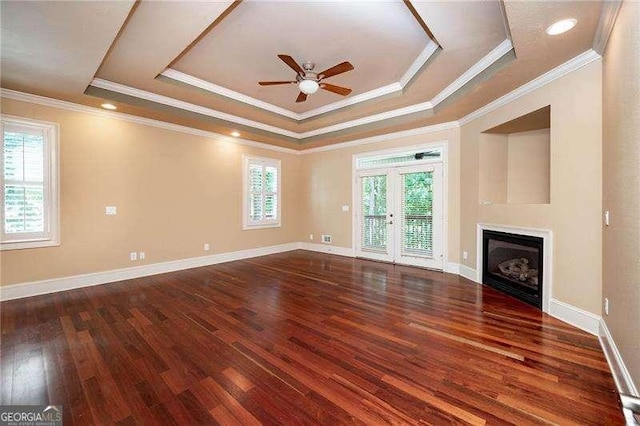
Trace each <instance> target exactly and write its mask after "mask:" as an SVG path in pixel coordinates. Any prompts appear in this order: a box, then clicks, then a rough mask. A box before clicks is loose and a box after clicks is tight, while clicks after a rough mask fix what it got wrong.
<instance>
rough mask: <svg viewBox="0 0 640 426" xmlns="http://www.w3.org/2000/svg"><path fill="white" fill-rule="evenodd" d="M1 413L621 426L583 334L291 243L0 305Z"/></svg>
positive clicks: (450, 282) (474, 290)
mask: <svg viewBox="0 0 640 426" xmlns="http://www.w3.org/2000/svg"><path fill="white" fill-rule="evenodd" d="M1 308H2V313H1V319H2V323H1V327H2V342H1V345H0V348H1V350H0V355H1V367H2V369H1V380H0V390H1V402H2V404H62V405H63V406H64V421H65V424H67V425H69V424H79V425H80V424H100V425H103V424H163V425H167V424H198V423H200V424H216V423H219V424H225V425H227V424H229V425H233V424H247V425H254V424H256V425H257V424H261V423H262V424H295V425H299V424H331V425H335V424H341V423H355V424H370V425H371V424H386V423H392V424H413V425H415V424H449V423H454V424H473V425H483V424H516V425H528V424H563V425H565V424H579V425H589V424H623V423H624V420H623V417H622V415H621V412H620V409H619V402H618V397H617V393H616V392H615V390H614V389H615V386H614V383H613V380H612V377H611V374H610V372H609V369H608V367H607V363H606V361H605V358H604V356H603V353H602V351H601V349H600V347H599V344H598V341H597V339H596V338H595V337H593V336H591V335H588V334H587V333H584V332H582V331H580V330H578V329H576V328H574V327H571V326H569V325H567V324H565V323H562V322H560V321H557V320H555V319H553V318H551V317H549V316H547V315H545V314H542V313H541V312H540V311H538V310H536V309H534V308H532V307H530V306H528V305H526V304H524V303H521V302H519V301H516V300H515V299H512V298H510V297H508V296H504V295H502V294H500V293H498V292H496V291H494V290H493V289H491V288H487V287H482V286H479V285H477V284H474V283H472V282H470V281H468V280H466V279H464V278H460V277H457V276H455V275H450V274H442V273H437V272H431V271H426V270H421V269H416V268H409V267H402V266H393V265H388V264H382V263H376V262H369V261H365V260H357V259H350V258H345V257H339V256H330V255H324V254H318V253H311V252H306V251H293V252H289V253H282V254H276V255H271V256H265V257H260V258H254V259H250V260H243V261H236V262H230V263H226V264H220V265H215V266H210V267H204V268H197V269H190V270H186V271H180V272H175V273H169V274H164V275H157V276H153V277H146V278H140V279H135V280H129V281H123V282H119V283H113V284H107V285H102V286H95V287H87V288H83V289H77V290H71V291H66V292H60V293H55V294H51V295H44V296H38V297H32V298H28V299H20V300H15V301H9V302H3V303H2V305H1Z"/></svg>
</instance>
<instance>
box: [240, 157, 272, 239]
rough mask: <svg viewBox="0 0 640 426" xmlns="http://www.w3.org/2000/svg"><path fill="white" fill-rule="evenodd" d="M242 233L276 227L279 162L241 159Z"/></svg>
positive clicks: (262, 159)
mask: <svg viewBox="0 0 640 426" xmlns="http://www.w3.org/2000/svg"><path fill="white" fill-rule="evenodd" d="M243 192H244V197H243V198H244V203H243V215H244V229H255V228H268V227H276V226H280V205H281V200H280V160H274V159H270V158H261V157H250V156H245V157H244V191H243Z"/></svg>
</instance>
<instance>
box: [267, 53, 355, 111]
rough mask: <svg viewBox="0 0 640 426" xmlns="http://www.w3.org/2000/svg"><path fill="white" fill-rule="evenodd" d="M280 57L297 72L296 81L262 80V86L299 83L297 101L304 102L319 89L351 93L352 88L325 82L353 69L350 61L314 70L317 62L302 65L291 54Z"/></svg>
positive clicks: (344, 94)
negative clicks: (318, 70)
mask: <svg viewBox="0 0 640 426" xmlns="http://www.w3.org/2000/svg"><path fill="white" fill-rule="evenodd" d="M278 58H280V59H281V60H282V62H284V63H285V64H287V65H289V67H290V68H291V69H292V70H294V71H295V72H296V79H295V81H260V82H258V84H259V85H260V86H274V85H277V84H297V85H298V88H299V89H300V94H299V95H298V97H297V98H296V102H304V101H306V100H307V95H311V94H312V93H316V92H317V91H318V89H324V90H328V91H329V92H333V93H337V94H338V95H342V96H347V95H348V94H349V93H351V89H347V88H346V87H341V86H336V85H333V84H329V83H325V82H324V81H323V80H324V79H325V78H329V77H333V76H334V75H338V74H342V73H343V72H347V71H351V70H352V69H353V65H351V64H350V63H349V62H342V63H340V64H338V65H335V66H333V67H331V68H328V69H326V70H324V71H322V72H318V73H316V72H313V69H314V68H315V64H314V63H313V62H308V61H307V62H305V63H304V64H302V66H300V65H298V63H297V62H296V61H295V60H294V59H293V58H292V57H291V56H289V55H278Z"/></svg>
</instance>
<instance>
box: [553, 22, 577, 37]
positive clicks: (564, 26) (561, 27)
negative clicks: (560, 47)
mask: <svg viewBox="0 0 640 426" xmlns="http://www.w3.org/2000/svg"><path fill="white" fill-rule="evenodd" d="M577 23H578V20H577V19H573V18H568V19H563V20H561V21H558V22H554V23H553V24H551V25H549V28H547V31H546V33H547V34H549V35H551V36H553V35H558V34H562V33H566V32H567V31H569V30H570V29H571V28H573V27H575V26H576V24H577Z"/></svg>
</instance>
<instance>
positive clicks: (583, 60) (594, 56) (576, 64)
mask: <svg viewBox="0 0 640 426" xmlns="http://www.w3.org/2000/svg"><path fill="white" fill-rule="evenodd" d="M601 58H602V56H600V55H599V54H598V53H597V52H596V51H595V50H593V49H589V50H587V51H586V52H583V53H581V54H579V55H578V56H576V57H574V58H572V59H569V60H568V61H567V62H565V63H563V64H561V65H559V66H557V67H555V68H553V69H552V70H550V71H547V72H546V73H544V74H542V75H541V76H539V77H537V78H535V79H533V80H531V81H530V82H528V83H525V84H523V85H522V86H520V87H518V88H517V89H515V90H513V91H511V92H509V93H507V94H506V95H503V96H501V97H499V98H498V99H496V100H494V101H492V102H489V103H488V104H486V105H485V106H483V107H481V108H479V109H477V110H475V111H473V112H472V113H470V114H467V115H466V116H464V117H463V118H461V119H460V120H458V122H459V123H460V125H461V126H463V125H465V124H468V123H471V122H472V121H474V120H477V119H478V118H480V117H482V116H485V115H487V114H489V113H490V112H492V111H495V110H496V109H498V108H500V107H503V106H505V105H507V104H508V103H510V102H513V101H515V100H516V99H518V98H521V97H522V96H524V95H526V94H528V93H531V92H533V91H534V90H536V89H539V88H541V87H543V86H545V85H547V84H549V83H551V82H552V81H555V80H557V79H559V78H560V77H563V76H565V75H567V74H569V73H572V72H574V71H577V70H579V69H580V68H582V67H584V66H585V65H588V64H590V63H591V62H593V61H597V60H599V59H601Z"/></svg>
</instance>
